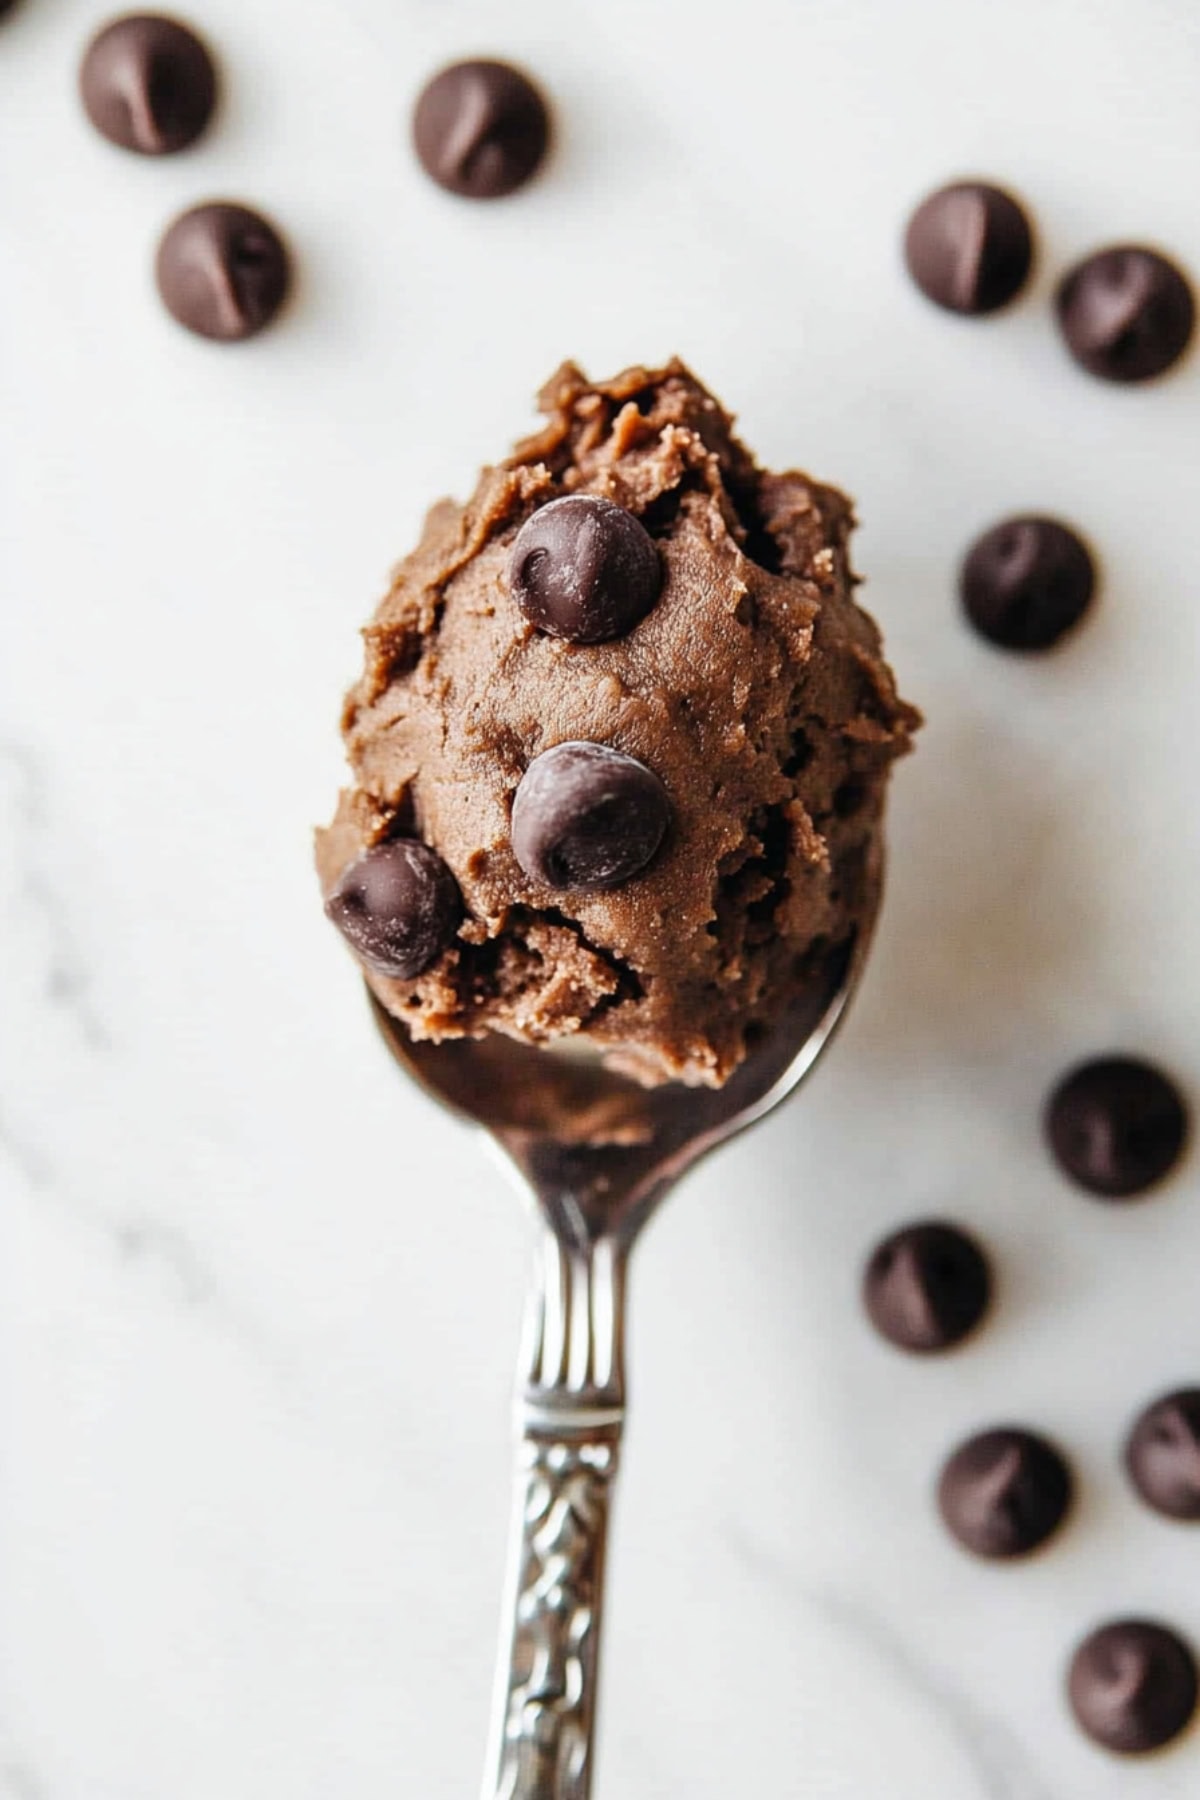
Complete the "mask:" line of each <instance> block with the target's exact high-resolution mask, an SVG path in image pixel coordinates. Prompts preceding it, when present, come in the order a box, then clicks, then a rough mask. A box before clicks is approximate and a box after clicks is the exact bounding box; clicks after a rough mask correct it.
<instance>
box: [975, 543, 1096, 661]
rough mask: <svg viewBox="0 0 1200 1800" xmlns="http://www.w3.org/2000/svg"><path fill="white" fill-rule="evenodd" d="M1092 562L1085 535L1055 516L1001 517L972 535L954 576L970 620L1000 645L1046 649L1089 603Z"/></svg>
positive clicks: (1076, 619) (1065, 630)
mask: <svg viewBox="0 0 1200 1800" xmlns="http://www.w3.org/2000/svg"><path fill="white" fill-rule="evenodd" d="M1095 585H1096V569H1095V565H1094V563H1093V562H1092V557H1091V553H1090V552H1089V550H1088V547H1087V545H1086V544H1085V543H1084V542H1083V539H1082V538H1080V537H1079V536H1077V534H1076V533H1075V532H1073V531H1071V530H1070V529H1069V528H1068V527H1067V526H1066V525H1060V524H1059V522H1058V521H1057V519H1047V518H1044V517H1042V516H1041V515H1039V514H1028V515H1025V516H1022V517H1019V518H1015V519H1005V520H1003V521H1002V522H1001V523H1000V524H999V525H993V526H992V528H991V530H990V531H985V532H984V534H983V536H982V537H980V538H977V539H976V541H975V543H974V544H973V545H972V546H971V549H970V550H969V551H968V553H967V557H966V560H965V562H964V563H963V566H962V570H961V573H960V575H959V597H960V599H961V600H962V604H963V610H964V611H965V613H966V615H967V618H968V619H969V620H970V621H971V624H972V625H973V626H974V627H975V629H976V631H978V632H979V633H980V635H981V636H982V637H985V638H987V639H988V641H989V643H992V644H997V645H999V647H1000V648H1001V649H1003V650H1048V649H1050V647H1051V645H1053V644H1056V643H1057V642H1058V640H1059V639H1060V638H1061V637H1063V636H1064V635H1065V633H1066V632H1068V631H1070V630H1071V628H1072V626H1073V625H1077V624H1078V623H1079V621H1080V619H1081V618H1082V617H1083V615H1084V613H1085V612H1086V611H1087V609H1088V605H1089V603H1090V601H1091V598H1092V594H1093V591H1094V589H1095Z"/></svg>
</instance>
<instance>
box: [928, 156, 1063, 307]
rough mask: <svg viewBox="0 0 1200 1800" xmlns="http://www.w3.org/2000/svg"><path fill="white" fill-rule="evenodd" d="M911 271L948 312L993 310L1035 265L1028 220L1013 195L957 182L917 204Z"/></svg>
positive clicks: (981, 184) (974, 183)
mask: <svg viewBox="0 0 1200 1800" xmlns="http://www.w3.org/2000/svg"><path fill="white" fill-rule="evenodd" d="M904 260H905V262H906V263H907V264H908V272H909V274H910V275H911V276H912V278H913V280H914V281H915V282H916V284H917V286H918V287H919V288H920V290H921V292H922V293H923V294H924V295H926V297H927V298H928V299H930V300H932V301H933V302H934V304H935V305H936V306H941V307H944V308H945V309H946V311H947V312H955V313H972V314H976V315H978V314H980V313H990V312H995V311H996V310H997V308H998V307H1001V306H1006V305H1007V304H1008V302H1009V301H1010V300H1011V299H1013V298H1014V296H1015V295H1016V294H1018V293H1019V292H1020V290H1021V289H1022V288H1023V287H1024V285H1025V283H1026V281H1027V280H1028V278H1029V271H1030V269H1031V267H1032V266H1033V235H1032V233H1031V232H1030V229H1029V221H1028V219H1027V218H1026V217H1025V214H1024V212H1023V210H1022V209H1021V207H1020V206H1019V205H1018V203H1017V202H1016V201H1015V200H1014V199H1013V197H1012V195H1011V194H1006V193H1005V192H1004V190H1003V188H998V187H993V186H992V185H991V184H990V182H986V181H955V182H951V184H950V185H949V187H943V188H939V189H938V190H937V192H936V193H933V194H930V195H929V197H928V198H927V199H925V200H923V201H922V202H921V204H920V206H918V208H917V210H916V212H915V213H914V214H913V216H912V218H911V219H910V220H909V222H908V230H907V231H906V232H905V235H904Z"/></svg>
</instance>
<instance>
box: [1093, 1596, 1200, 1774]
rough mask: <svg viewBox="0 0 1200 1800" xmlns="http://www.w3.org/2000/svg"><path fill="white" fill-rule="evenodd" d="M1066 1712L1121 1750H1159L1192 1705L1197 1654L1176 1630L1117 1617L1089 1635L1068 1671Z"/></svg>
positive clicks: (1189, 1715)
mask: <svg viewBox="0 0 1200 1800" xmlns="http://www.w3.org/2000/svg"><path fill="white" fill-rule="evenodd" d="M1067 1694H1068V1697H1069V1699H1070V1702H1071V1710H1072V1712H1073V1713H1074V1714H1075V1717H1076V1719H1077V1720H1078V1722H1079V1724H1080V1725H1081V1726H1082V1728H1083V1730H1084V1731H1085V1732H1086V1733H1087V1735H1088V1736H1089V1737H1090V1738H1092V1739H1093V1740H1094V1741H1095V1742H1096V1743H1097V1744H1101V1745H1102V1746H1103V1747H1104V1749H1106V1750H1113V1751H1115V1752H1116V1753H1117V1755H1119V1756H1138V1755H1142V1754H1144V1753H1145V1752H1146V1751H1148V1750H1159V1749H1161V1748H1162V1746H1163V1745H1164V1744H1169V1743H1170V1741H1171V1739H1172V1738H1174V1737H1178V1736H1179V1733H1180V1732H1181V1731H1182V1730H1183V1729H1184V1727H1185V1726H1186V1725H1187V1724H1188V1723H1189V1721H1190V1720H1191V1718H1192V1716H1193V1714H1194V1713H1195V1711H1196V1697H1197V1681H1196V1659H1195V1657H1194V1656H1193V1654H1192V1652H1191V1650H1190V1649H1189V1648H1188V1646H1187V1645H1186V1644H1185V1643H1184V1641H1183V1639H1182V1638H1181V1637H1179V1636H1178V1635H1177V1634H1176V1633H1175V1632H1174V1631H1169V1630H1168V1629H1167V1627H1166V1626H1165V1625H1158V1624H1155V1623H1153V1622H1152V1621H1151V1620H1149V1619H1118V1620H1115V1621H1114V1622H1113V1623H1112V1624H1111V1625H1102V1626H1101V1627H1100V1628H1099V1629H1098V1630H1096V1631H1093V1632H1091V1633H1090V1634H1089V1636H1087V1637H1086V1638H1085V1639H1084V1640H1083V1642H1082V1644H1080V1646H1079V1648H1078V1650H1076V1652H1075V1655H1074V1657H1073V1658H1072V1659H1071V1668H1070V1672H1069V1674H1068V1676H1067Z"/></svg>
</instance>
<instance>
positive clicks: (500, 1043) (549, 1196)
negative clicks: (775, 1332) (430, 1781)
mask: <svg viewBox="0 0 1200 1800" xmlns="http://www.w3.org/2000/svg"><path fill="white" fill-rule="evenodd" d="M876 892H878V884H877V883H876ZM873 923H874V916H873V914H872V915H870V916H868V917H867V918H865V919H864V920H862V921H861V922H860V924H859V926H858V929H857V931H856V932H855V934H854V936H853V937H852V938H851V939H849V940H847V941H845V942H843V943H841V944H839V945H836V946H834V947H832V948H828V947H826V948H825V949H824V950H823V951H821V952H820V953H818V954H814V955H813V956H812V957H811V958H810V963H811V967H810V970H809V972H808V976H807V979H805V980H804V981H803V982H802V984H801V986H800V990H799V995H798V998H797V1000H796V1001H795V1003H794V1004H793V1005H792V1007H791V1008H790V1010H789V1011H788V1012H786V1013H785V1014H784V1016H783V1017H782V1018H781V1019H780V1020H779V1021H778V1022H777V1023H776V1024H775V1025H774V1026H773V1027H772V1029H771V1030H770V1031H769V1032H768V1033H765V1034H764V1035H763V1036H762V1037H761V1039H760V1040H759V1041H758V1042H757V1043H756V1044H755V1045H754V1047H753V1049H752V1050H751V1052H750V1054H749V1055H748V1056H747V1057H746V1059H745V1061H744V1062H743V1063H742V1064H741V1065H740V1066H739V1068H738V1069H737V1070H736V1071H735V1073H734V1074H733V1075H732V1076H731V1077H730V1079H729V1080H728V1081H727V1082H726V1083H725V1085H724V1087H721V1088H692V1087H684V1086H683V1085H682V1084H680V1083H678V1082H668V1083H666V1084H665V1085H663V1086H661V1087H656V1088H643V1087H641V1086H639V1085H638V1083H636V1082H634V1081H631V1080H629V1079H627V1078H626V1077H624V1076H621V1075H615V1074H612V1073H610V1072H609V1071H607V1070H606V1069H604V1068H603V1067H602V1066H601V1065H600V1064H599V1063H598V1062H595V1061H591V1060H584V1059H580V1058H576V1057H574V1056H570V1055H556V1054H555V1053H554V1052H553V1051H552V1050H545V1049H536V1048H531V1047H530V1046H528V1045H525V1044H518V1043H516V1042H514V1041H513V1040H512V1039H511V1038H506V1037H502V1036H499V1035H495V1034H493V1035H491V1036H488V1037H484V1038H478V1039H470V1038H466V1039H457V1040H451V1041H448V1042H444V1043H441V1044H430V1043H417V1042H414V1040H413V1039H412V1038H411V1037H410V1036H409V1034H408V1032H407V1031H406V1029H405V1027H404V1026H403V1025H402V1024H401V1023H400V1022H399V1021H398V1020H397V1019H394V1018H393V1017H392V1015H391V1014H390V1013H388V1012H386V1011H385V1010H384V1008H383V1007H382V1006H381V1005H380V1004H379V1002H378V1001H377V1000H375V999H374V997H373V996H372V998H371V1005H372V1007H373V1009H374V1013H375V1020H376V1023H377V1025H378V1026H379V1029H380V1031H381V1032H382V1034H383V1037H384V1039H385V1041H386V1043H387V1045H388V1047H389V1049H390V1050H391V1052H392V1054H393V1056H394V1057H395V1058H396V1060H397V1062H399V1063H400V1064H401V1066H402V1067H403V1068H404V1069H405V1070H406V1071H407V1072H408V1073H409V1074H410V1075H413V1076H415V1077H416V1079H417V1081H418V1082H419V1083H420V1084H421V1086H422V1087H424V1088H425V1089H426V1090H427V1091H428V1092H429V1093H430V1094H432V1095H433V1097H434V1098H435V1099H436V1100H438V1101H440V1102H441V1103H442V1104H443V1105H445V1106H448V1107H449V1108H450V1109H451V1110H452V1111H454V1112H456V1113H458V1114H460V1115H463V1116H465V1117H466V1118H467V1119H468V1120H470V1121H472V1122H473V1123H474V1124H476V1125H479V1126H482V1127H483V1129H484V1130H485V1131H486V1132H488V1133H489V1134H490V1136H491V1137H492V1139H493V1140H494V1142H495V1143H496V1144H498V1145H499V1146H500V1148H501V1149H502V1150H503V1151H504V1152H505V1153H506V1154H507V1156H508V1158H509V1160H510V1162H511V1164H512V1165H513V1166H514V1168H515V1171H516V1173H517V1176H518V1178H519V1182H520V1186H521V1188H522V1190H523V1191H524V1193H525V1197H526V1199H527V1201H528V1202H530V1203H531V1206H532V1211H533V1214H534V1218H535V1221H536V1223H537V1227H538V1229H537V1243H536V1257H535V1265H534V1279H533V1284H532V1287H531V1290H530V1295H529V1303H528V1310H527V1315H526V1328H525V1335H524V1343H523V1348H522V1352H521V1361H520V1364H519V1367H518V1395H517V1437H518V1450H517V1457H518V1467H517V1506H516V1518H515V1521H514V1527H513V1540H512V1548H511V1553H510V1559H509V1566H508V1579H507V1584H506V1599H505V1607H504V1617H503V1623H502V1635H501V1643H500V1654H499V1661H498V1666H497V1678H496V1694H495V1703H494V1709H493V1715H492V1732H491V1741H490V1746H489V1751H488V1760H487V1764H486V1768H485V1773H484V1781H483V1787H482V1800H587V1797H588V1795H589V1794H590V1792H591V1778H592V1766H593V1743H594V1739H595V1727H596V1689H597V1681H598V1674H599V1645H600V1623H601V1609H602V1601H603V1592H604V1564H605V1549H606V1543H607V1537H608V1514H609V1506H610V1502H611V1497H612V1487H613V1480H614V1477H615V1475H616V1472H617V1460H618V1456H619V1452H620V1443H621V1428H622V1424H623V1421H624V1416H625V1355H624V1338H625V1291H626V1273H627V1269H628V1264H629V1253H630V1251H631V1249H632V1247H633V1244H634V1242H635V1241H636V1239H637V1236H638V1233H639V1232H640V1231H641V1229H642V1227H643V1226H644V1225H645V1223H646V1221H647V1220H648V1219H649V1217H650V1215H651V1213H652V1212H653V1211H654V1210H655V1208H656V1207H657V1205H658V1204H659V1202H660V1201H661V1200H662V1199H663V1197H664V1196H665V1195H666V1193H667V1192H668V1190H669V1189H670V1188H671V1187H673V1186H674V1184H675V1183H676V1182H677V1181H678V1180H679V1178H680V1176H681V1175H682V1174H683V1173H684V1171H685V1170H687V1169H688V1168H690V1167H691V1165H692V1164H693V1163H694V1162H696V1160H697V1159H698V1158H699V1157H701V1156H703V1155H704V1154H705V1153H706V1152H707V1151H709V1150H712V1149H714V1148H715V1147H716V1146H717V1145H718V1144H721V1143H724V1142H725V1141H726V1139H728V1138H731V1137H733V1136H734V1134H735V1133H736V1132H739V1131H744V1130H745V1128H746V1127H747V1126H748V1125H753V1124H754V1123H755V1122H756V1121H757V1120H759V1119H762V1118H765V1116H766V1115H767V1113H769V1112H771V1111H772V1110H773V1109H774V1108H775V1107H776V1106H777V1105H778V1104H779V1103H780V1101H781V1100H784V1099H786V1097H787V1096H788V1095H789V1094H790V1093H792V1092H793V1091H794V1090H795V1089H796V1088H797V1087H798V1086H799V1085H800V1083H801V1082H802V1081H803V1079H804V1077H805V1076H806V1075H807V1074H808V1073H809V1071H810V1070H811V1069H812V1067H813V1065H814V1064H815V1062H816V1061H817V1058H818V1057H819V1056H820V1054H821V1052H822V1050H824V1048H825V1046H826V1044H828V1042H829V1040H830V1038H831V1037H832V1035H833V1033H834V1030H835V1028H836V1026H837V1024H838V1022H839V1020H840V1019H841V1017H842V1015H843V1013H844V1012H845V1010H846V1006H847V1003H848V1002H849V1000H850V997H851V995H852V994H853V992H854V989H855V987H856V986H857V984H858V980H859V977H860V975H861V973H862V970H863V966H864V963H865V961H866V954H867V949H868V946H869V941H870V935H871V928H872V926H873Z"/></svg>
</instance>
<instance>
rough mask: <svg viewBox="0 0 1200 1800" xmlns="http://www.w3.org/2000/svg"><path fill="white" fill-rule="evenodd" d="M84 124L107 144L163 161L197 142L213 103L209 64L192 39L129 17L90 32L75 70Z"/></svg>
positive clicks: (178, 28)
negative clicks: (159, 158)
mask: <svg viewBox="0 0 1200 1800" xmlns="http://www.w3.org/2000/svg"><path fill="white" fill-rule="evenodd" d="M79 91H80V94H81V96H82V98H83V104H84V108H85V110H86V112H87V116H88V118H89V119H90V120H91V121H92V124H93V125H94V126H95V127H96V130H97V131H99V132H100V133H101V134H102V135H103V136H104V137H106V138H107V139H108V140H109V142H110V143H112V144H119V145H120V146H121V148H122V149H123V150H136V151H138V152H139V153H140V154H141V155H142V156H168V155H170V154H171V153H172V152H173V151H175V150H185V149H186V148H187V146H188V145H189V144H192V143H194V142H195V141H196V139H197V138H198V137H199V136H200V133H201V132H202V131H203V130H204V128H205V126H206V125H207V124H208V122H209V120H210V119H211V118H212V115H213V108H214V107H215V105H216V102H217V77H216V71H215V69H214V68H213V64H212V58H211V57H210V56H209V54H208V51H207V50H206V49H205V48H204V45H203V44H202V43H201V42H200V39H199V38H198V37H197V36H196V34H195V32H193V31H191V30H189V29H188V27H187V26H186V25H181V24H179V23H178V22H177V21H176V20H174V19H166V18H163V17H162V16H161V15H160V14H158V13H129V14H128V15H127V16H126V17H124V18H121V19H114V20H113V22H112V23H111V24H110V25H106V26H104V28H103V29H102V30H101V31H98V32H97V33H96V36H95V37H94V38H93V39H92V41H91V43H90V44H89V45H88V47H87V51H86V53H85V55H84V58H83V63H82V65H81V67H80V70H79Z"/></svg>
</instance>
